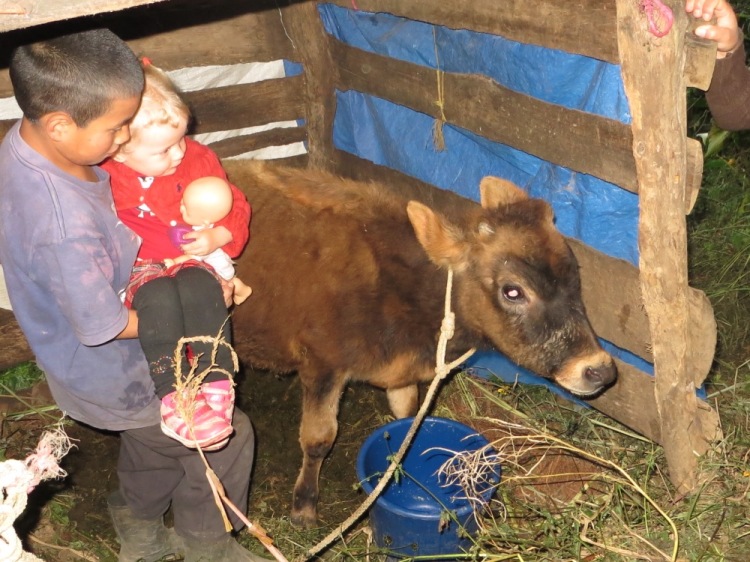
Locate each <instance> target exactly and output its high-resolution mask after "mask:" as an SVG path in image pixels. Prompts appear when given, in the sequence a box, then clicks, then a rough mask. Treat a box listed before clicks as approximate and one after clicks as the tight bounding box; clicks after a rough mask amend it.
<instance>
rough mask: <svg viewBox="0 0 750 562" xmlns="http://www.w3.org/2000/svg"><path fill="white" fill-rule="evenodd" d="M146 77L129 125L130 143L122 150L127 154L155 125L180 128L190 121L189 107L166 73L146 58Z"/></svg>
mask: <svg viewBox="0 0 750 562" xmlns="http://www.w3.org/2000/svg"><path fill="white" fill-rule="evenodd" d="M143 75H144V77H145V87H144V89H143V97H142V98H141V105H140V107H139V108H138V111H137V112H136V114H135V117H133V120H132V121H131V122H130V140H129V141H128V142H127V143H125V144H124V145H122V146H121V147H120V150H124V151H126V152H127V147H128V145H129V144H130V143H132V142H133V141H134V140H137V139H138V136H139V135H140V134H141V133H142V132H143V131H144V129H147V128H148V127H151V126H152V125H170V126H172V127H179V126H180V124H181V123H183V122H188V121H190V108H189V107H188V106H187V104H186V103H185V100H183V99H182V96H181V95H180V92H179V90H178V89H177V86H175V85H174V82H172V80H171V79H170V78H169V76H167V73H166V72H164V71H163V70H162V69H160V68H157V67H155V66H154V65H153V64H151V62H150V61H149V60H148V59H144V60H143Z"/></svg>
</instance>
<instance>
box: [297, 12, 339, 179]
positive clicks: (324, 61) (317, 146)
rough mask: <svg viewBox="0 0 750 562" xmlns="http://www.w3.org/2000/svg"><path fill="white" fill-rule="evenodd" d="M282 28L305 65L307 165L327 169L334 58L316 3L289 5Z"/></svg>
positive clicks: (333, 110)
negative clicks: (284, 28)
mask: <svg viewBox="0 0 750 562" xmlns="http://www.w3.org/2000/svg"><path fill="white" fill-rule="evenodd" d="M285 21H286V23H287V25H286V30H287V32H288V34H289V36H290V37H291V39H292V43H293V44H294V47H295V49H296V50H297V53H298V54H299V57H298V59H297V60H299V61H300V62H302V64H303V65H304V67H305V78H306V80H305V84H304V86H302V87H301V90H300V91H301V92H302V93H303V95H304V98H305V106H306V108H307V112H306V114H305V122H306V125H307V139H308V151H309V164H310V166H312V167H314V168H318V169H321V170H331V169H332V168H333V166H334V163H333V162H332V161H331V155H332V154H333V119H334V115H335V113H336V98H335V96H334V92H333V87H334V84H335V81H336V76H337V73H338V69H337V68H338V61H336V63H334V59H333V57H332V55H331V50H330V41H329V36H328V35H327V34H326V33H325V31H324V30H323V23H322V22H321V20H320V16H319V14H318V8H317V2H303V3H301V4H295V5H293V6H290V7H289V9H288V11H287V15H286V17H285Z"/></svg>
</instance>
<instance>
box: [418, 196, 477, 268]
mask: <svg viewBox="0 0 750 562" xmlns="http://www.w3.org/2000/svg"><path fill="white" fill-rule="evenodd" d="M406 214H408V215H409V220H410V221H411V225H412V228H414V233H415V234H416V235H417V240H419V243H420V244H421V245H422V247H423V248H424V250H425V252H427V256H428V257H429V258H430V261H432V262H433V263H434V264H435V265H438V266H440V267H444V268H445V267H452V268H453V269H454V270H456V271H460V270H461V269H462V267H463V265H464V264H465V262H466V259H465V256H466V252H467V251H468V245H467V244H466V242H465V240H464V237H463V234H462V232H461V231H460V230H458V229H457V228H456V227H454V226H453V225H451V224H450V223H448V222H447V221H446V220H445V219H444V218H443V217H441V216H440V215H438V214H437V213H435V211H433V210H432V209H430V208H429V207H427V206H426V205H423V204H422V203H418V202H417V201H409V203H408V204H407V205H406Z"/></svg>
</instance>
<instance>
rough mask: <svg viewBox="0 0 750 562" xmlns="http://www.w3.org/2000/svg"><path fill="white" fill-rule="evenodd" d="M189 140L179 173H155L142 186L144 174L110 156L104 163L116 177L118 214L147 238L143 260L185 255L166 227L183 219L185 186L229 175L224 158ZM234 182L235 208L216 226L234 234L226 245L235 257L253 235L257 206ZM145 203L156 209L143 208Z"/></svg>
mask: <svg viewBox="0 0 750 562" xmlns="http://www.w3.org/2000/svg"><path fill="white" fill-rule="evenodd" d="M185 140H186V141H187V146H186V149H185V157H184V158H183V159H182V162H181V163H180V165H179V167H178V168H177V170H176V171H175V173H174V174H172V175H169V176H161V177H158V178H154V180H153V183H152V184H151V186H150V187H148V188H143V187H142V186H141V182H140V180H139V177H142V176H140V174H138V173H137V172H136V171H135V170H132V169H131V168H128V167H127V166H126V165H124V164H121V163H119V162H115V161H114V160H112V159H109V160H106V161H105V162H103V163H102V165H101V167H102V168H104V169H105V170H106V171H107V172H109V175H110V177H111V182H112V194H113V196H114V200H115V208H116V210H117V215H118V216H119V217H120V220H122V222H123V223H125V224H126V225H127V226H128V227H130V228H131V229H132V230H133V231H135V233H136V234H138V235H139V236H140V237H141V238H142V239H143V244H141V248H140V250H139V251H138V257H139V258H141V259H155V260H163V259H166V258H175V257H177V256H179V255H181V253H182V252H181V251H180V249H179V248H176V247H175V246H174V245H173V244H172V242H171V241H170V239H169V235H168V233H167V231H168V229H169V224H170V221H177V222H182V216H181V214H180V201H181V200H182V191H183V189H184V187H185V186H187V185H188V184H189V183H190V182H192V181H193V180H196V179H198V178H201V177H204V176H217V177H220V178H224V179H226V177H227V176H226V172H224V168H223V167H222V166H221V162H220V161H219V158H218V157H217V156H216V154H215V153H214V152H213V151H212V150H211V149H209V148H208V147H206V146H203V145H202V144H200V143H198V142H196V141H194V140H191V139H188V138H186V139H185ZM231 187H232V193H233V194H234V204H233V206H232V210H231V211H230V213H229V215H227V216H226V217H225V218H223V219H222V220H221V221H219V222H218V223H216V224H215V225H214V226H224V227H225V228H227V230H229V232H231V233H232V241H231V242H230V243H228V244H226V245H225V246H223V250H224V251H225V252H226V253H227V254H229V255H230V256H231V257H233V258H235V257H237V256H238V255H240V253H241V252H242V250H243V248H244V247H245V244H247V241H248V239H249V238H250V228H249V225H250V217H251V214H252V210H251V208H250V204H249V203H248V202H247V199H246V198H245V195H244V194H243V193H242V192H241V191H240V190H239V189H238V188H237V187H236V186H234V185H232V186H231ZM144 204H145V205H147V206H148V208H149V209H150V210H151V213H149V212H144V211H142V210H141V209H139V207H140V206H141V205H144Z"/></svg>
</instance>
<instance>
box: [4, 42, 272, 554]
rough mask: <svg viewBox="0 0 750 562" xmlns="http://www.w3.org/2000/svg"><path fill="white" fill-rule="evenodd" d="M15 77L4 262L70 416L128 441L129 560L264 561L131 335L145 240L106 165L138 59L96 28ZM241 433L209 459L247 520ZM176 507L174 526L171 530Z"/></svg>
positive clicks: (124, 534)
mask: <svg viewBox="0 0 750 562" xmlns="http://www.w3.org/2000/svg"><path fill="white" fill-rule="evenodd" d="M10 76H11V80H12V82H13V88H14V92H15V95H16V99H17V101H18V104H19V106H20V107H21V109H22V111H23V114H24V116H23V118H22V119H21V120H20V121H19V122H18V123H17V124H15V125H14V126H13V128H12V129H11V130H10V131H9V132H8V134H7V135H6V137H5V139H4V140H3V143H2V145H1V146H0V168H2V170H3V174H2V176H0V262H1V263H2V264H3V269H4V272H5V277H6V283H7V286H8V292H9V295H10V300H11V304H12V305H13V310H14V313H15V315H16V319H17V320H18V323H19V325H20V326H21V328H22V330H23V331H24V334H25V335H26V338H27V339H28V341H29V345H30V346H31V348H32V350H33V351H34V354H35V355H36V359H37V362H38V363H39V365H40V367H41V368H42V369H43V370H44V371H45V373H46V376H47V381H48V383H49V386H50V389H51V390H52V393H53V395H54V397H55V401H56V402H57V404H58V406H59V407H60V409H61V410H62V411H64V412H65V413H66V414H68V415H69V416H71V417H72V418H75V419H77V420H79V421H81V422H84V423H86V424H89V425H92V426H94V427H98V428H101V429H107V430H114V431H120V432H121V446H120V457H119V460H118V476H119V480H120V489H119V491H118V492H116V493H114V494H113V495H112V496H110V499H109V504H110V513H111V515H112V518H113V522H114V525H115V529H116V531H117V533H118V538H119V539H120V542H121V550H120V554H119V560H120V561H121V562H124V561H132V562H135V561H136V560H144V561H146V562H153V561H156V560H160V559H163V558H164V557H169V556H171V557H172V559H175V557H179V556H182V555H183V553H184V555H185V560H186V561H188V562H197V561H198V560H213V561H220V560H222V561H230V560H231V561H241V560H259V558H256V557H254V556H253V555H251V554H250V553H248V552H247V551H246V550H245V549H243V548H242V547H241V546H239V544H238V543H237V542H236V541H235V540H234V539H233V537H232V536H231V535H230V534H228V533H226V532H225V530H224V525H223V522H222V520H221V516H220V514H219V512H218V510H217V508H216V507H215V505H214V500H213V497H212V494H211V491H210V488H209V485H208V483H207V481H206V478H205V474H204V473H205V468H204V467H203V463H202V461H201V459H200V458H199V456H198V454H197V453H196V452H195V451H192V450H190V449H187V448H185V447H183V446H182V445H180V444H179V443H178V442H176V441H174V440H172V439H170V438H169V437H167V436H165V435H164V434H163V433H162V431H161V429H160V427H159V419H160V418H159V400H158V399H157V398H156V396H155V394H154V387H153V383H152V382H151V378H150V376H149V371H148V367H147V365H146V361H145V359H144V357H143V353H142V351H141V349H140V344H139V342H138V340H136V339H132V338H135V337H136V336H137V330H138V321H137V316H136V313H135V312H134V311H128V310H127V309H126V308H125V306H124V305H123V303H122V301H121V300H120V292H121V291H122V290H123V289H124V288H125V285H126V284H127V282H128V278H129V275H130V271H131V268H132V266H133V262H134V260H135V255H136V252H137V250H138V245H139V240H138V239H137V237H136V236H135V235H134V234H133V233H132V232H131V231H130V230H129V229H127V228H126V227H125V226H124V225H123V224H122V223H121V222H120V221H119V220H118V219H117V217H116V215H115V214H114V210H113V202H112V195H111V191H110V184H109V177H108V175H107V174H106V173H105V172H104V171H103V170H101V169H100V168H98V167H97V166H96V164H98V163H99V162H101V161H102V160H103V159H104V158H106V157H107V156H109V155H111V154H113V153H114V152H115V151H116V150H117V148H118V147H119V145H121V144H122V143H124V142H126V141H127V140H128V139H129V136H130V133H129V129H128V123H129V121H130V119H131V118H132V117H133V115H134V114H135V112H136V110H137V108H138V105H139V103H140V96H141V91H142V89H143V73H142V70H141V67H140V63H139V61H138V59H137V58H136V57H135V55H134V54H133V53H132V51H131V50H130V49H129V48H128V47H127V45H126V44H125V43H124V42H122V40H120V39H119V38H118V37H117V36H115V35H114V34H113V33H111V32H110V31H108V30H101V29H100V30H92V31H87V32H83V33H78V34H74V35H68V36H64V37H58V38H56V39H52V40H49V41H45V42H41V43H35V44H32V45H27V46H22V47H19V48H17V49H16V50H15V51H14V52H13V55H12V58H11V63H10ZM233 426H234V436H233V437H232V438H231V439H230V441H229V443H228V444H227V446H226V447H224V448H223V449H222V450H220V451H217V452H213V453H207V454H206V457H207V458H208V459H209V462H210V463H211V465H212V467H213V469H214V471H215V472H216V473H217V476H218V477H219V479H220V480H221V481H222V483H223V484H224V487H225V488H226V492H227V495H228V497H229V499H230V500H231V501H232V502H233V503H234V504H235V505H236V506H237V507H238V508H239V509H241V510H243V511H244V510H245V509H246V507H247V496H248V488H249V474H250V470H251V468H252V462H253V445H254V438H253V435H252V426H251V425H250V421H249V419H248V418H247V416H246V415H244V414H243V413H242V412H240V411H236V412H235V413H234V423H233ZM170 505H171V506H172V509H173V512H174V521H175V526H174V530H172V529H167V528H166V527H165V526H164V523H163V515H164V513H165V512H166V511H167V509H168V508H169V507H170ZM230 517H232V522H233V524H234V526H235V529H237V528H239V527H240V525H241V523H240V522H239V521H238V520H237V519H236V518H234V517H233V515H232V514H230ZM175 531H176V533H175Z"/></svg>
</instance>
